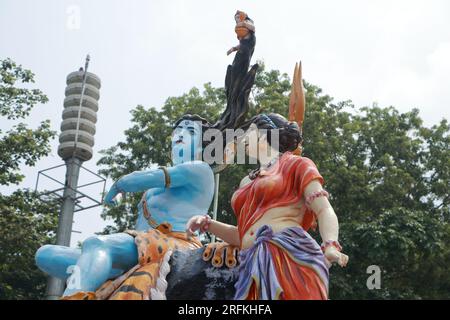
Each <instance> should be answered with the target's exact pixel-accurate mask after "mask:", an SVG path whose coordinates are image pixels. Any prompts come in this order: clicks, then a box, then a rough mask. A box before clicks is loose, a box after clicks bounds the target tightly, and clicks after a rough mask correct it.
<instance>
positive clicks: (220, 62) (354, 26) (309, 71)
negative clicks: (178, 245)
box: [0, 0, 450, 245]
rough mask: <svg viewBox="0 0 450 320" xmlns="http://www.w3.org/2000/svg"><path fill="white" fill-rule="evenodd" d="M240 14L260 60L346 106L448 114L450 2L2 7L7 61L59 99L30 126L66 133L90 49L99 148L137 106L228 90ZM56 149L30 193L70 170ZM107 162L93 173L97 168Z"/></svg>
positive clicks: (95, 218) (56, 0) (94, 214)
mask: <svg viewBox="0 0 450 320" xmlns="http://www.w3.org/2000/svg"><path fill="white" fill-rule="evenodd" d="M237 9H240V10H244V11H246V12H248V14H249V16H250V17H251V18H252V19H253V20H254V21H255V25H256V36H257V44H256V50H255V54H254V56H253V62H255V61H256V60H257V59H262V60H264V61H265V63H266V66H267V68H269V69H279V70H281V71H282V72H287V73H288V74H289V75H291V73H292V70H293V67H294V64H295V62H296V61H298V60H302V61H303V74H304V77H305V79H306V80H307V81H309V82H311V83H313V84H316V85H318V86H320V87H321V88H322V89H323V90H324V92H325V93H327V94H329V95H331V96H333V97H335V98H336V100H347V99H351V100H353V101H354V103H355V104H356V105H357V106H366V105H371V104H372V103H373V102H378V103H379V105H380V106H389V105H393V106H395V107H396V108H397V109H399V110H400V111H402V112H406V111H409V110H411V109H412V108H414V107H416V108H419V109H420V110H421V114H420V115H421V117H422V118H423V119H424V120H425V124H426V125H428V126H431V125H433V124H436V123H437V122H439V121H440V120H441V119H442V118H447V119H449V118H450V108H449V107H450V91H449V84H450V1H448V0H430V1H424V0H423V1H417V0H408V1H405V0H396V1H387V0H377V1H370V0H365V1H361V0H340V1H332V0H329V1H325V0H319V1H270V0H268V1H261V0H259V1H244V0H242V1H234V0H227V1H211V0H209V1H203V0H202V1H199V0H196V1H193V0H192V1H181V0H180V1H137V0H135V1H111V0H89V1H88V0H86V1H76V0H71V1H63V0H40V1H33V0H27V1H26V0H0V58H5V57H11V58H12V59H13V60H15V61H16V62H17V63H20V64H22V65H23V66H24V67H26V68H29V69H31V70H32V71H33V72H34V73H35V74H36V87H38V88H40V89H41V90H43V91H44V92H45V93H46V94H47V95H48V97H49V99H50V102H49V103H48V104H46V105H44V106H37V107H36V108H35V110H34V112H33V113H32V116H31V117H30V118H29V119H27V122H29V123H30V125H31V126H36V125H37V124H38V123H39V122H40V121H42V120H44V119H51V121H52V126H53V128H54V129H55V130H59V124H60V122H61V113H62V108H63V106H62V102H63V99H64V88H65V78H66V75H67V74H68V73H70V72H72V71H75V70H77V69H78V68H79V67H80V66H81V65H82V64H83V63H84V58H85V56H86V54H87V53H90V54H91V65H90V71H92V72H94V73H96V74H97V75H99V76H100V77H101V79H102V88H101V91H100V94H101V98H100V110H99V112H98V118H99V122H98V124H97V133H96V145H95V149H94V151H95V152H97V151H99V150H101V149H105V148H107V147H110V146H112V145H114V144H116V143H117V142H118V141H120V140H122V139H123V137H124V135H123V131H124V130H126V129H127V128H128V127H129V126H130V124H131V123H130V121H129V120H130V118H131V117H130V113H129V111H130V110H131V109H132V108H134V107H135V106H136V105H137V104H142V105H144V106H146V107H149V106H155V107H161V106H162V104H163V103H164V101H165V99H166V98H167V97H169V96H177V95H181V94H183V93H185V92H186V91H187V90H189V89H190V88H191V87H193V86H197V87H200V86H202V85H203V84H204V83H205V82H212V84H213V85H214V86H221V85H222V84H223V81H224V76H225V69H226V66H227V64H229V63H231V61H232V59H233V57H232V56H226V54H225V53H226V51H227V50H228V49H229V48H230V47H231V46H233V45H235V44H237V40H236V38H235V34H234V20H233V15H234V13H235V11H236V10H237ZM77 11H78V12H79V13H80V16H79V22H80V24H79V28H77V27H76V26H75V28H74V24H73V21H74V20H73V19H71V18H72V17H73V14H76V12H77ZM75 20H76V19H75ZM75 22H76V21H75ZM0 125H1V128H2V129H3V130H6V129H7V128H9V127H10V125H11V124H10V123H8V122H5V121H4V120H2V121H0ZM52 145H53V150H54V151H53V153H52V155H50V156H49V157H47V158H46V159H43V160H42V161H40V162H39V163H38V165H37V166H36V167H35V168H26V167H24V168H23V172H24V173H25V174H26V175H27V178H26V179H25V181H24V182H23V183H22V184H21V185H20V187H30V188H33V187H34V182H35V179H36V176H37V171H38V169H45V168H48V167H51V166H53V165H57V164H60V163H61V159H60V158H59V157H58V156H57V154H56V150H57V145H58V142H57V140H55V141H54V142H53V144H52ZM98 159H99V157H98V155H97V154H96V155H95V156H94V158H93V159H92V160H91V161H89V162H87V163H85V164H84V166H85V167H87V168H89V169H91V170H93V171H97V168H96V166H95V163H96V161H97V160H98ZM110 184H111V181H109V183H108V186H109V185H110ZM13 189H15V187H14V188H1V189H0V191H1V192H4V193H8V192H11V190H13ZM100 212H101V209H100V208H96V209H93V210H89V211H84V212H80V213H76V216H75V224H74V227H73V228H74V229H75V230H80V231H82V234H76V233H74V234H73V236H72V245H74V244H76V242H77V241H80V240H83V239H85V238H87V237H88V236H90V235H92V234H93V233H94V232H96V231H100V230H102V229H103V227H104V226H105V225H106V223H105V222H104V221H103V220H102V219H101V218H100ZM55 214H57V213H55Z"/></svg>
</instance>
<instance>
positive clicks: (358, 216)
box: [98, 64, 450, 299]
mask: <svg viewBox="0 0 450 320" xmlns="http://www.w3.org/2000/svg"><path fill="white" fill-rule="evenodd" d="M305 87H306V89H307V94H306V102H307V108H306V115H305V123H304V126H303V132H304V152H303V156H306V157H308V158H311V159H313V160H314V162H315V163H316V164H317V166H318V168H319V171H320V172H321V174H322V175H323V176H324V177H325V180H326V188H327V190H328V191H329V192H330V195H331V197H330V201H331V203H332V205H333V207H334V209H335V211H336V213H337V215H338V217H339V221H340V239H341V242H342V244H343V246H344V250H345V252H346V253H347V254H348V255H349V256H350V263H349V265H348V267H347V268H345V269H339V268H338V267H333V268H332V269H331V276H330V282H331V286H330V297H331V298H332V299H343V298H346V299H400V298H414V299H416V298H417V299H420V298H448V294H449V292H450V290H449V289H450V276H449V275H448V273H447V272H446V268H447V266H448V264H449V263H450V250H449V247H448V245H446V244H447V243H448V240H449V238H450V232H449V231H450V225H449V216H450V209H449V201H450V198H449V192H448V187H449V185H450V183H449V181H450V146H449V144H450V137H449V132H450V126H449V125H448V122H447V121H446V120H443V121H442V122H441V123H439V124H438V125H435V126H433V127H431V128H426V127H424V126H423V124H422V120H421V119H420V117H419V114H418V110H415V109H413V110H412V111H410V112H406V113H400V112H398V111H397V110H396V109H395V108H394V107H388V108H382V107H379V106H377V105H373V106H371V107H364V108H356V107H355V106H353V104H352V103H351V101H343V102H338V103H336V102H334V100H333V98H332V97H330V96H328V95H326V94H323V93H322V90H321V89H320V88H318V87H317V86H314V85H312V84H309V83H306V82H305ZM289 92H290V79H289V77H288V76H287V75H286V74H280V72H279V71H276V70H270V71H266V70H265V69H264V65H263V64H261V67H260V68H259V70H258V74H257V77H256V81H255V86H254V88H253V90H252V94H251V106H250V112H249V117H250V116H252V115H254V114H256V113H261V112H266V113H268V112H278V113H280V114H283V115H285V116H287V112H288V107H287V106H288V102H289ZM224 106H225V101H224V96H223V91H222V88H212V87H211V86H210V85H209V84H207V85H206V86H205V89H204V91H203V92H201V93H200V92H199V90H197V89H195V88H194V89H192V90H190V91H189V92H188V93H186V94H184V95H182V96H180V97H171V98H169V99H167V101H166V103H165V104H164V106H163V107H162V108H161V110H160V111H158V110H157V109H155V108H149V109H145V108H144V107H143V106H138V107H137V108H136V109H134V110H133V111H132V115H133V119H132V127H131V128H130V129H129V130H127V131H126V132H125V135H126V140H125V141H124V142H120V143H118V144H117V145H116V146H114V147H111V148H109V149H108V150H105V151H104V152H103V157H102V158H101V159H100V161H99V162H98V164H99V165H101V166H102V167H103V168H102V170H101V173H102V174H104V175H106V176H109V177H110V178H112V179H113V180H116V179H118V178H119V177H120V176H122V175H124V174H128V173H130V172H132V171H135V170H143V169H146V168H150V167H151V166H152V165H155V164H158V165H164V164H166V163H167V162H169V156H168V155H169V147H170V144H169V143H168V139H169V136H170V131H171V125H172V124H173V123H174V122H175V120H176V119H178V118H179V117H180V116H181V115H183V114H184V113H199V114H201V115H202V116H204V117H206V118H208V119H210V120H216V119H217V118H218V116H219V114H220V112H221V111H222V110H223V108H224ZM250 169H252V166H243V165H240V166H229V167H228V168H227V169H226V170H225V171H224V172H223V174H221V176H220V191H219V218H220V220H222V221H225V222H229V223H235V218H234V214H233V212H232V209H231V207H230V199H231V196H232V194H233V192H234V191H235V190H236V188H237V187H238V185H239V182H240V180H241V179H242V177H244V176H245V175H246V174H247V173H248V171H249V170H250ZM131 197H132V199H131V201H129V202H130V203H131V205H130V210H125V207H124V205H122V206H121V207H119V208H113V209H105V211H104V213H103V216H104V217H109V218H113V220H114V222H115V225H114V226H110V227H109V228H107V229H106V230H104V232H106V233H108V232H117V231H122V230H124V229H125V228H132V227H133V226H134V223H135V218H136V214H137V212H136V204H137V202H138V201H139V200H140V195H133V196H131ZM311 234H312V235H313V236H314V237H315V238H316V239H317V240H318V241H319V240H320V237H319V234H318V232H317V231H311ZM371 265H377V266H379V267H380V269H381V270H382V279H381V281H382V287H381V289H380V290H369V289H368V288H367V286H366V281H367V278H368V277H369V274H367V272H366V271H367V268H368V267H369V266H371ZM424 283H426V284H427V286H424V285H423V284H424Z"/></svg>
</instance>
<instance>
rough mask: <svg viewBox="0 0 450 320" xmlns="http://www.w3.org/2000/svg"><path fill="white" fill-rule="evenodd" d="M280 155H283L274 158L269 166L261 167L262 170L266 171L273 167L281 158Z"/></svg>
mask: <svg viewBox="0 0 450 320" xmlns="http://www.w3.org/2000/svg"><path fill="white" fill-rule="evenodd" d="M280 155H281V154H280V153H279V154H278V155H277V156H276V157H274V158H273V159H272V160H270V161H269V163H268V164H266V165H264V166H261V169H264V170H267V169H269V168H270V167H271V166H273V165H274V164H275V163H276V162H277V161H278V159H279V158H280Z"/></svg>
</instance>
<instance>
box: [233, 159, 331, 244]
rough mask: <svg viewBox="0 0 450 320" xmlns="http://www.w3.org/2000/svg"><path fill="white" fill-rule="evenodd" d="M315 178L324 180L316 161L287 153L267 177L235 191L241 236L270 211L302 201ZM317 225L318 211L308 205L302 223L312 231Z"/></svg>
mask: <svg viewBox="0 0 450 320" xmlns="http://www.w3.org/2000/svg"><path fill="white" fill-rule="evenodd" d="M315 179H318V180H319V182H320V183H321V184H323V183H324V180H323V177H322V176H321V175H320V173H319V171H318V170H317V167H316V165H315V164H314V162H313V161H312V160H310V159H308V158H305V157H300V156H295V155H293V154H292V153H291V152H285V153H284V154H283V155H282V156H281V157H280V159H279V160H278V162H277V163H276V164H275V165H273V167H271V168H269V170H268V171H267V172H265V174H264V175H263V176H261V175H260V176H258V177H257V178H256V179H255V180H253V181H252V182H251V183H249V184H247V185H245V186H244V187H242V188H240V189H239V190H237V191H236V192H235V193H234V194H233V198H232V199H231V206H232V208H233V210H234V213H235V215H236V217H237V219H238V230H239V236H240V238H241V239H242V238H243V236H244V234H245V233H246V232H247V231H248V229H249V228H250V227H251V226H252V225H254V224H255V223H256V221H258V220H259V219H260V218H261V217H262V216H263V215H264V213H265V212H266V211H267V210H269V209H271V208H276V207H285V206H289V205H292V204H295V203H298V202H299V201H300V200H301V198H302V197H303V192H304V190H305V188H306V186H307V185H308V184H309V183H310V182H311V181H313V180H315ZM314 224H315V216H314V212H312V211H311V210H309V209H308V208H307V209H306V211H305V215H304V217H303V221H302V223H301V226H302V228H303V229H304V230H305V231H308V230H309V229H310V228H311V226H313V225H314Z"/></svg>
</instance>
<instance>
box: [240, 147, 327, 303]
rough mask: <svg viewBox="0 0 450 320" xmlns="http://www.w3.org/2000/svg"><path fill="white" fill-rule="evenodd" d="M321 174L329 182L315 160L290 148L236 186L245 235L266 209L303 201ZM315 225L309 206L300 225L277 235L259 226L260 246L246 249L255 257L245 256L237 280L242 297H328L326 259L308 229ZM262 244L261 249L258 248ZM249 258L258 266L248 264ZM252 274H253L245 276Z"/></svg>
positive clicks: (258, 243) (241, 227) (247, 253)
mask: <svg viewBox="0 0 450 320" xmlns="http://www.w3.org/2000/svg"><path fill="white" fill-rule="evenodd" d="M316 179H317V180H318V181H319V182H320V183H321V184H323V183H324V180H323V177H322V176H321V175H320V173H319V171H318V170H317V167H316V166H315V164H314V162H313V161H311V160H310V159H308V158H304V157H299V156H295V155H293V154H292V153H290V152H286V153H284V154H283V155H282V156H281V157H280V159H279V161H278V163H276V164H275V165H274V166H273V167H272V168H270V169H269V171H267V172H266V173H265V174H264V175H263V176H261V175H260V176H259V177H257V178H256V179H255V180H253V181H252V182H251V183H249V184H247V185H245V186H244V187H242V188H240V189H239V190H237V191H236V192H235V193H234V195H233V198H232V201H231V205H232V207H233V210H234V212H235V215H236V217H237V219H238V231H239V236H240V239H241V240H242V238H243V236H244V234H245V233H246V232H247V231H248V230H249V228H250V227H251V226H253V225H254V224H255V223H256V222H257V221H258V220H259V219H260V218H261V217H262V216H263V215H264V213H265V212H267V210H269V209H271V208H275V207H285V206H290V205H293V204H296V203H298V202H299V201H300V200H301V199H302V197H303V193H304V190H305V188H306V186H307V185H308V184H309V183H310V182H311V181H313V180H316ZM314 224H315V216H314V213H313V212H312V211H311V210H309V209H306V211H305V214H304V217H303V221H302V223H301V227H300V226H299V227H295V228H288V229H290V230H288V229H286V230H283V231H282V232H280V233H279V234H275V235H274V234H273V232H271V228H270V227H268V226H264V227H265V228H264V230H259V231H258V234H257V239H256V242H255V245H254V246H253V247H252V248H250V249H251V250H253V251H254V252H252V253H249V252H246V250H243V251H244V252H243V254H244V255H247V256H248V255H253V256H252V257H243V258H244V265H242V266H241V270H240V271H241V276H240V280H238V283H237V284H236V289H237V296H236V297H237V299H252V300H253V299H295V300H303V299H327V297H328V268H326V264H325V258H324V256H323V253H322V251H321V250H320V246H319V245H318V244H317V242H316V241H314V239H312V238H311V236H310V235H309V234H308V233H307V232H306V231H307V230H309V229H310V228H311V226H313V225H314ZM261 229H263V228H261ZM258 245H259V246H262V250H255V248H254V247H255V246H258ZM247 251H248V250H247ZM256 252H257V253H256ZM255 255H259V256H258V257H256V256H255ZM241 261H242V260H241ZM245 261H248V263H250V264H253V265H252V266H249V265H245V263H246V262H245ZM248 277H250V278H251V279H250V280H249V279H244V278H248ZM274 277H275V278H276V279H273V278H274ZM269 278H270V279H269ZM262 291H264V292H262Z"/></svg>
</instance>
